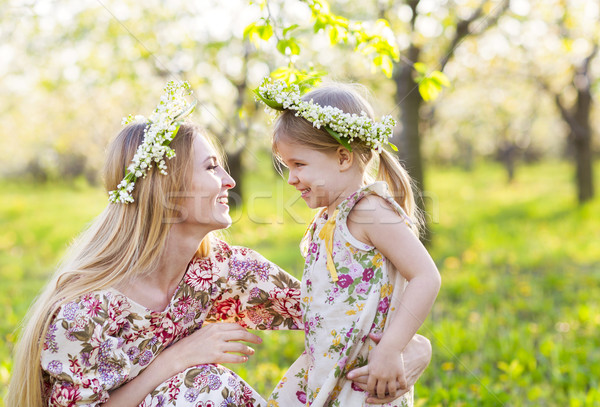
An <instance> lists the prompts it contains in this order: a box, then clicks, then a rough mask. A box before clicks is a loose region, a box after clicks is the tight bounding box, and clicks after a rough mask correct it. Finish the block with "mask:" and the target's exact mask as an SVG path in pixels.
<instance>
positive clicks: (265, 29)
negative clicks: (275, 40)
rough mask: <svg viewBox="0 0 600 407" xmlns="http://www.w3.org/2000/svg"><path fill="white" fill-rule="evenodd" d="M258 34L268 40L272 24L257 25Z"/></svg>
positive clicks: (271, 32)
mask: <svg viewBox="0 0 600 407" xmlns="http://www.w3.org/2000/svg"><path fill="white" fill-rule="evenodd" d="M258 35H259V37H260V39H261V40H263V41H268V40H269V38H271V37H272V36H273V26H271V24H268V23H267V24H265V25H263V26H260V27H258Z"/></svg>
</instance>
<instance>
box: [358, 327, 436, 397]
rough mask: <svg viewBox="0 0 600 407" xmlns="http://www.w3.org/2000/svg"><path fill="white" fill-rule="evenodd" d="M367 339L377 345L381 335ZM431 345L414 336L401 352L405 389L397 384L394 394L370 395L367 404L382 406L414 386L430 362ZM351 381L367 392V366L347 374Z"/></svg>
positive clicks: (421, 337)
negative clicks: (383, 395) (380, 396)
mask: <svg viewBox="0 0 600 407" xmlns="http://www.w3.org/2000/svg"><path fill="white" fill-rule="evenodd" d="M369 337H370V338H371V339H372V340H373V341H374V342H375V343H379V341H380V340H381V334H370V335H369ZM431 353H432V350H431V343H430V342H429V340H428V339H427V338H425V337H424V336H421V335H415V336H414V337H413V338H412V339H411V340H410V342H408V345H407V346H406V348H405V349H404V351H403V352H402V355H403V360H404V375H405V378H406V387H402V386H401V385H400V383H397V387H396V393H395V394H394V393H390V392H388V394H387V395H386V396H385V397H384V398H377V397H376V396H375V395H370V396H369V397H368V398H367V400H366V401H367V403H371V404H384V403H389V402H390V401H392V400H395V399H397V398H398V397H400V396H402V395H403V394H405V393H406V392H408V391H409V390H410V388H411V387H413V386H414V385H415V383H416V382H417V380H418V379H419V377H421V375H422V374H423V372H424V371H425V369H426V368H427V366H428V365H429V362H430V361H431ZM346 377H347V378H348V379H349V380H352V381H353V382H354V384H355V385H356V386H357V387H359V388H360V389H362V390H365V391H367V384H368V380H369V365H366V366H363V367H360V368H357V369H354V370H352V371H351V372H349V373H348V374H347V376H346Z"/></svg>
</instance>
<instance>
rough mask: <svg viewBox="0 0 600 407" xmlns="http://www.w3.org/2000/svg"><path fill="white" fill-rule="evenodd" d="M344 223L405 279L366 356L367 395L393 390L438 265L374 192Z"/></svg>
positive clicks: (434, 288) (430, 298)
mask: <svg viewBox="0 0 600 407" xmlns="http://www.w3.org/2000/svg"><path fill="white" fill-rule="evenodd" d="M348 228H349V230H350V232H351V233H352V234H353V235H354V236H355V237H356V238H358V239H359V240H362V241H364V242H365V243H368V244H370V245H372V246H374V247H376V248H377V250H379V251H380V252H381V254H383V256H385V258H386V259H387V260H388V261H391V262H392V264H393V265H394V267H395V268H396V269H397V270H398V272H400V274H402V276H403V277H404V278H406V280H407V281H408V284H407V286H406V289H405V291H404V294H403V296H402V299H401V301H400V303H399V304H395V305H396V309H397V311H396V315H395V316H394V318H393V320H392V321H391V322H390V324H389V325H388V327H387V328H386V330H385V332H384V335H383V338H382V339H381V342H380V343H379V344H378V345H377V346H376V347H375V349H374V350H373V351H372V352H371V353H370V355H369V380H368V386H367V387H368V390H369V393H370V394H377V395H378V396H379V397H380V398H382V397H383V396H384V395H385V393H386V387H387V391H389V392H390V393H395V392H396V389H397V384H396V383H397V381H400V387H406V379H405V376H404V368H403V360H402V351H403V350H404V348H405V347H406V345H407V344H408V342H409V341H410V340H411V338H412V337H413V336H414V335H415V333H416V332H417V330H418V329H419V327H420V326H421V325H422V324H423V322H424V321H425V318H426V317H427V315H428V313H429V311H430V310H431V307H432V305H433V302H434V301H435V298H436V296H437V294H438V291H439V289H440V284H441V278H440V274H439V272H438V270H437V267H436V265H435V263H434V262H433V260H432V259H431V256H429V253H428V252H427V250H426V249H425V247H424V246H423V245H422V244H421V242H420V241H419V239H418V238H417V237H416V236H415V235H414V234H413V233H412V231H411V230H410V228H409V227H408V226H407V225H406V224H405V222H404V218H403V217H402V216H401V215H399V214H398V213H397V212H396V211H395V210H394V209H392V208H391V207H390V206H389V205H388V204H387V202H385V201H384V200H383V199H382V198H380V197H377V196H373V195H370V196H367V197H365V198H363V199H361V200H360V201H359V202H358V203H357V204H356V205H355V207H354V209H353V210H352V212H350V216H349V217H348Z"/></svg>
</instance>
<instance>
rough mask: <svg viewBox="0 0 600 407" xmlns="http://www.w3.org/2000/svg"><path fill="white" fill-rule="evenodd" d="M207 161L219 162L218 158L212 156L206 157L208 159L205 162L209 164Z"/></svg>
mask: <svg viewBox="0 0 600 407" xmlns="http://www.w3.org/2000/svg"><path fill="white" fill-rule="evenodd" d="M207 161H218V159H217V157H216V156H214V155H210V156H208V157H206V159H205V160H204V162H207Z"/></svg>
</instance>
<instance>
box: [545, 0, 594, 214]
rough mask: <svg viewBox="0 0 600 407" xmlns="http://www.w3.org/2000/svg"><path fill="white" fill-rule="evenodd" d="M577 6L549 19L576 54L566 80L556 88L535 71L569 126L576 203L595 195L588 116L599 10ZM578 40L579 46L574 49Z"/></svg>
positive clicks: (589, 115) (590, 104) (565, 48)
mask: <svg viewBox="0 0 600 407" xmlns="http://www.w3.org/2000/svg"><path fill="white" fill-rule="evenodd" d="M577 6H578V5H577V4H575V5H572V7H564V8H562V13H560V14H556V20H557V21H552V22H551V23H552V25H553V26H554V27H555V28H556V30H557V35H558V37H559V38H560V40H561V43H562V45H563V46H562V50H563V51H564V52H565V54H569V53H570V54H575V55H572V56H571V58H570V60H571V61H572V62H571V63H570V66H568V68H567V72H568V73H567V74H566V75H565V76H566V77H567V78H568V83H566V84H564V83H561V85H562V86H563V88H562V89H560V90H557V89H556V87H555V85H554V86H553V84H552V83H551V82H550V81H549V80H548V78H547V77H545V75H544V74H538V76H537V78H538V81H539V82H540V85H541V87H542V88H543V89H544V90H545V91H546V92H548V93H549V94H550V95H551V97H552V99H553V100H554V102H555V104H556V107H557V109H558V111H559V112H560V115H561V117H562V119H563V120H564V121H565V123H566V124H567V126H568V128H569V134H568V138H567V140H568V146H569V149H570V150H571V151H570V155H571V156H572V157H573V160H574V161H575V162H574V164H575V183H576V185H577V198H578V200H579V203H584V202H586V201H589V200H591V199H592V198H593V197H594V170H593V151H592V134H593V131H592V126H591V120H590V118H591V114H592V105H593V98H592V86H593V85H594V82H595V79H594V74H593V71H592V69H591V66H592V63H593V61H594V59H595V58H596V56H597V55H598V41H599V40H600V28H599V25H598V23H599V22H600V11H599V10H598V4H595V7H589V8H588V7H587V6H586V5H585V4H584V5H583V6H581V5H579V7H577ZM578 14H580V15H578ZM581 14H583V15H581ZM585 15H587V17H588V18H587V19H586V18H585ZM590 17H591V19H590ZM582 23H584V24H582ZM585 23H587V24H585ZM577 43H579V48H580V49H579V50H576V49H574V47H575V46H576V44H577ZM577 54H578V55H577ZM568 93H571V95H570V97H569V96H567V94H568ZM573 95H574V96H573Z"/></svg>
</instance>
